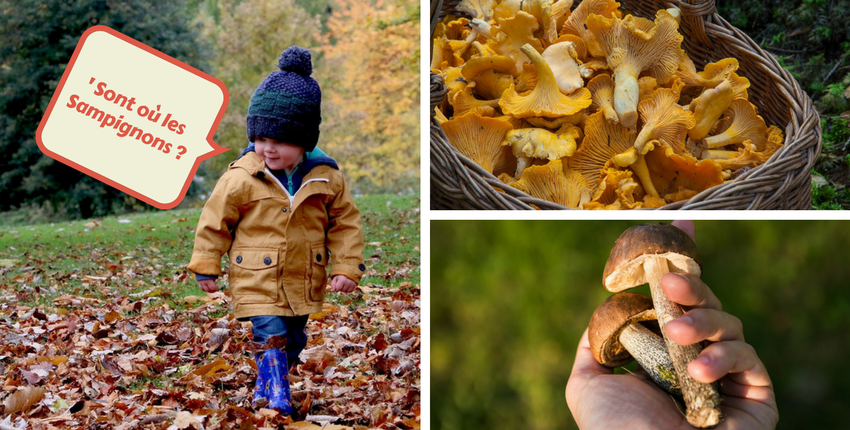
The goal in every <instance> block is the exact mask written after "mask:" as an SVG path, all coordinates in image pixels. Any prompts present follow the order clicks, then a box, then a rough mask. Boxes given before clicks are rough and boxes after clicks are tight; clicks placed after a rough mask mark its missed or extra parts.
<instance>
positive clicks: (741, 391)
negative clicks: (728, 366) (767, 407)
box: [718, 373, 774, 404]
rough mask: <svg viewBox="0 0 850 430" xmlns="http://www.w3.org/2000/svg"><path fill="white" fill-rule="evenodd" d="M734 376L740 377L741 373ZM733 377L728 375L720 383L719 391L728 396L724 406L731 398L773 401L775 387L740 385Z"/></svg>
mask: <svg viewBox="0 0 850 430" xmlns="http://www.w3.org/2000/svg"><path fill="white" fill-rule="evenodd" d="M732 375H740V373H735V374H732ZM732 375H726V376H724V377H723V378H720V381H718V390H719V391H720V394H723V395H724V396H726V399H724V404H725V403H726V402H727V401H729V397H738V398H742V399H752V400H764V399H772V398H773V397H774V393H773V387H771V386H770V385H766V386H762V387H759V386H755V385H748V384H740V383H738V382H735V381H733V380H732Z"/></svg>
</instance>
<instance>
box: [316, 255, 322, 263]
mask: <svg viewBox="0 0 850 430" xmlns="http://www.w3.org/2000/svg"><path fill="white" fill-rule="evenodd" d="M316 261H318V262H320V263H321V262H322V254H316Z"/></svg>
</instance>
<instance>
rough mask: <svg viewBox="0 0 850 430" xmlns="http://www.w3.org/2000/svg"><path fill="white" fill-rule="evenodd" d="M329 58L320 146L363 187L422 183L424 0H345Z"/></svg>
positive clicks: (325, 49)
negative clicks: (421, 12) (421, 3)
mask: <svg viewBox="0 0 850 430" xmlns="http://www.w3.org/2000/svg"><path fill="white" fill-rule="evenodd" d="M337 3H338V7H336V8H334V9H333V13H332V15H331V17H330V18H329V19H328V23H327V25H328V28H329V33H328V34H326V35H324V39H323V40H324V43H323V45H322V48H321V52H322V53H323V54H324V55H323V57H322V64H321V65H320V66H319V67H318V68H317V72H316V73H317V74H318V79H319V83H320V84H321V85H322V89H323V95H324V106H323V116H324V122H323V124H322V137H321V140H320V145H322V147H323V148H325V149H326V150H327V152H328V153H329V154H331V155H333V156H334V157H336V158H337V160H338V161H339V162H340V164H341V165H342V166H343V170H344V172H345V173H346V175H347V176H348V177H349V178H350V179H351V182H352V183H353V184H354V188H355V190H357V191H360V192H374V191H401V190H404V189H408V188H411V187H417V186H418V183H419V79H418V78H419V3H418V2H414V1H412V0H395V1H392V0H377V1H372V2H364V1H356V0H339V1H338V2H337Z"/></svg>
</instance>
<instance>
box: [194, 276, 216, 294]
mask: <svg viewBox="0 0 850 430" xmlns="http://www.w3.org/2000/svg"><path fill="white" fill-rule="evenodd" d="M198 286H199V287H201V289H202V290H204V291H205V292H207V293H214V292H216V291H218V284H216V283H215V279H204V280H201V281H198Z"/></svg>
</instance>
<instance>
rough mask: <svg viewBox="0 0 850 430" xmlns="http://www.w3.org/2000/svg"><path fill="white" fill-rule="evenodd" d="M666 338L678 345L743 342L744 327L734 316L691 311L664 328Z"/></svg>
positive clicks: (715, 312) (721, 312)
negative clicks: (706, 342)
mask: <svg viewBox="0 0 850 430" xmlns="http://www.w3.org/2000/svg"><path fill="white" fill-rule="evenodd" d="M664 329H665V331H666V332H667V336H668V337H669V338H670V339H671V340H672V341H674V342H676V343H678V344H679V345H691V344H694V343H697V342H702V341H704V340H708V341H711V342H722V341H729V340H740V341H743V340H744V326H743V324H741V320H739V319H738V318H737V317H735V316H734V315H730V314H727V313H726V312H723V311H718V310H715V309H700V308H697V309H691V310H690V311H688V312H687V313H685V315H683V316H681V317H679V318H676V319H674V320H671V321H670V322H668V323H667V325H666V326H664Z"/></svg>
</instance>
